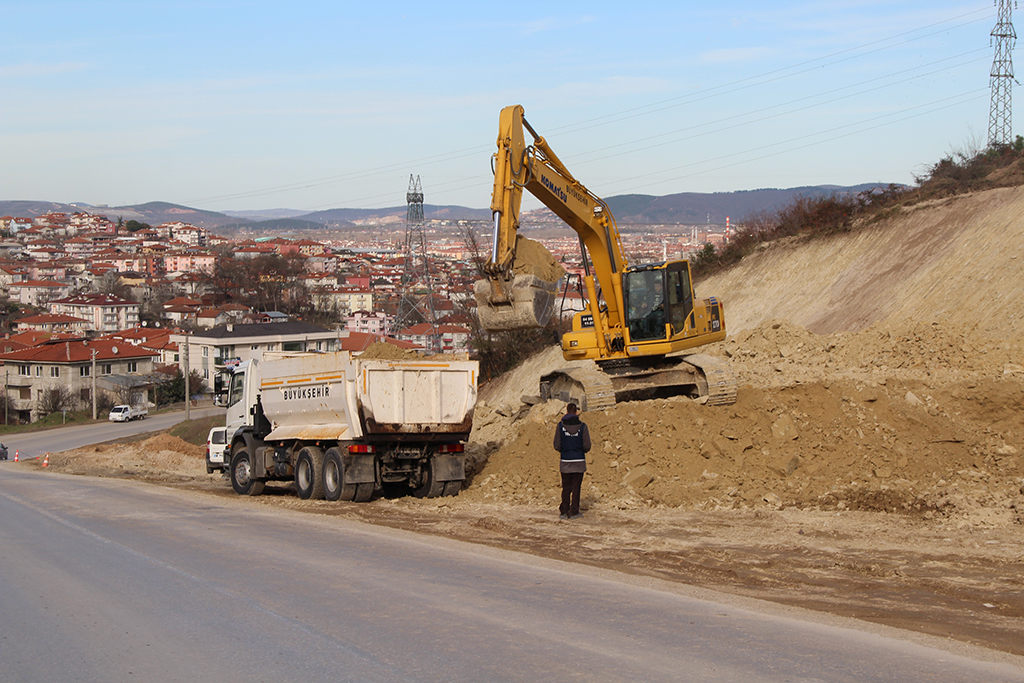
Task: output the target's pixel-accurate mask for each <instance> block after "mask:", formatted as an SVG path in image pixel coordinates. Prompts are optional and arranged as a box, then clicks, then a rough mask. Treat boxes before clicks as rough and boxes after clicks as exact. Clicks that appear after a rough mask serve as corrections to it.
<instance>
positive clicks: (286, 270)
mask: <svg viewBox="0 0 1024 683" xmlns="http://www.w3.org/2000/svg"><path fill="white" fill-rule="evenodd" d="M0 233H2V234H3V237H4V240H3V244H2V245H0V300H2V301H3V302H4V307H5V308H4V317H3V320H2V321H0V332H2V333H3V334H4V344H3V345H2V347H0V363H3V365H4V377H5V383H4V396H5V400H6V406H5V413H6V414H5V422H6V423H8V424H9V423H11V422H32V421H35V420H37V419H39V418H40V417H43V416H45V415H46V414H49V413H50V412H53V411H54V410H55V409H57V410H59V409H72V408H74V409H85V408H87V407H94V409H96V410H99V411H100V412H102V411H103V410H104V409H107V408H109V406H110V405H113V403H114V402H124V401H140V402H145V403H149V404H151V405H152V404H155V403H156V402H157V400H158V398H159V397H158V393H159V392H158V388H159V387H161V386H163V385H166V384H167V383H168V382H170V381H171V380H172V378H174V377H176V376H177V377H179V382H181V383H182V385H183V384H184V380H183V379H181V378H182V377H186V376H188V377H190V382H189V384H190V386H189V389H188V393H189V394H191V395H193V396H195V395H198V397H199V398H202V399H212V398H213V397H214V396H215V395H216V393H217V392H218V391H219V390H220V388H221V386H222V383H223V379H224V375H225V373H227V372H230V369H231V367H232V366H233V365H234V364H235V363H238V362H241V361H243V360H246V359H248V358H251V357H253V355H254V354H255V353H258V352H263V351H313V352H329V351H335V350H350V351H353V352H357V353H358V352H360V351H362V350H364V349H365V348H366V347H368V346H369V345H371V344H373V343H376V342H381V341H383V342H387V343H391V344H394V345H396V346H400V347H402V348H409V349H418V350H421V351H427V352H431V353H467V352H469V351H470V337H471V330H470V328H469V327H468V326H467V325H468V324H469V323H470V321H471V320H472V318H471V316H470V315H468V314H467V311H466V308H467V306H468V305H469V300H470V299H471V297H470V296H469V292H470V288H471V282H472V279H473V275H472V273H473V270H472V268H471V266H470V265H469V263H468V262H459V261H457V260H454V259H447V258H445V259H444V263H442V262H441V260H440V257H438V261H437V266H436V268H432V269H431V272H430V276H429V281H427V282H424V281H423V278H420V279H419V280H417V281H416V282H412V281H410V280H409V278H408V277H406V274H407V272H408V268H407V262H406V260H405V257H404V256H401V255H400V254H399V253H398V252H397V251H396V250H394V249H390V248H384V249H382V248H377V249H373V248H371V249H367V250H361V249H359V247H358V246H356V245H351V244H338V243H331V242H329V241H323V242H321V241H317V240H315V239H310V238H308V237H305V238H298V239H288V238H285V237H269V238H257V237H252V238H242V239H235V240H230V239H228V238H225V237H223V236H220V235H216V234H212V233H211V232H210V231H209V230H208V229H206V228H204V227H199V226H195V225H190V224H188V223H182V222H171V223H164V224H160V225H155V226H150V225H146V224H140V223H136V222H134V221H129V222H128V223H127V224H125V223H123V222H122V221H120V220H112V219H111V218H108V217H106V216H101V215H94V214H90V213H86V212H77V213H60V212H49V213H44V214H42V215H39V216H36V217H32V218H29V217H22V216H0ZM387 246H388V247H391V246H393V245H387ZM426 296H430V297H432V299H431V303H432V304H433V306H432V307H428V306H421V305H413V306H411V307H410V306H405V308H404V310H400V309H402V306H401V303H402V301H406V302H408V301H409V300H412V301H414V302H417V301H423V298H424V297H426ZM459 311H461V313H460V312H459ZM428 313H429V314H428ZM425 314H428V315H425ZM193 385H194V386H193ZM181 394H182V400H184V398H183V397H184V394H185V389H184V388H182V389H181Z"/></svg>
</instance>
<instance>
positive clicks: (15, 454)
mask: <svg viewBox="0 0 1024 683" xmlns="http://www.w3.org/2000/svg"><path fill="white" fill-rule="evenodd" d="M14 462H18V451H14Z"/></svg>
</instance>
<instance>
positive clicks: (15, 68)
mask: <svg viewBox="0 0 1024 683" xmlns="http://www.w3.org/2000/svg"><path fill="white" fill-rule="evenodd" d="M89 68H90V66H89V64H87V63H85V62H61V63H60V64H40V63H29V64H9V65H7V66H0V78H39V77H40V76H59V75H61V74H70V73H76V72H79V71H86V70H88V69H89Z"/></svg>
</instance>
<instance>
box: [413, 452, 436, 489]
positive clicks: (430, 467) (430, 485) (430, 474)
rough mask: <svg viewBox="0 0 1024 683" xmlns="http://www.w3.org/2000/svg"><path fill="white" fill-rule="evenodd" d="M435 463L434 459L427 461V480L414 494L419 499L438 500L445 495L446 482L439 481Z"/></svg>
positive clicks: (425, 473)
mask: <svg viewBox="0 0 1024 683" xmlns="http://www.w3.org/2000/svg"><path fill="white" fill-rule="evenodd" d="M435 463H436V461H435V460H434V459H433V458H431V459H430V460H428V461H427V466H426V468H425V469H424V472H423V474H424V476H425V478H426V479H425V481H424V482H423V485H422V486H420V487H419V488H418V489H415V490H414V491H413V492H412V493H413V495H414V496H416V497H417V498H437V497H438V496H440V495H441V494H443V493H444V482H443V481H438V480H437V472H436V467H435Z"/></svg>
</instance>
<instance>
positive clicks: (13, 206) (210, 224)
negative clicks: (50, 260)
mask: <svg viewBox="0 0 1024 683" xmlns="http://www.w3.org/2000/svg"><path fill="white" fill-rule="evenodd" d="M49 211H56V212H64V213H74V212H76V211H85V212H86V213H91V214H93V215H99V216H106V217H107V218H109V219H110V220H112V221H116V220H117V219H118V218H123V219H124V220H125V221H131V220H135V221H139V222H140V223H148V224H149V225H160V224H161V223H171V222H174V221H181V222H182V223H191V224H192V225H198V226H202V227H204V228H216V227H219V226H221V225H225V224H227V223H237V222H238V219H237V218H235V217H232V216H228V215H227V214H223V213H218V212H216V211H205V210H203V209H193V208H191V207H188V206H181V205H180V204H169V203H167V202H148V203H146V204H135V205H132V206H94V205H92V204H86V203H82V202H76V203H74V204H60V203H57V202H33V201H0V216H15V217H24V218H35V217H36V216H41V215H42V214H44V213H47V212H49Z"/></svg>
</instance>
